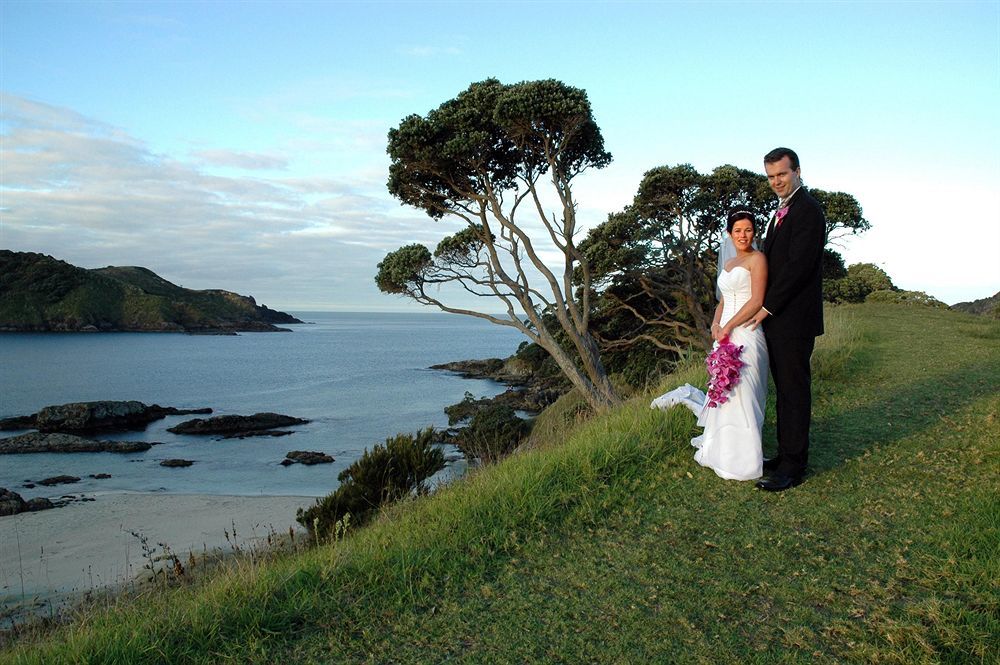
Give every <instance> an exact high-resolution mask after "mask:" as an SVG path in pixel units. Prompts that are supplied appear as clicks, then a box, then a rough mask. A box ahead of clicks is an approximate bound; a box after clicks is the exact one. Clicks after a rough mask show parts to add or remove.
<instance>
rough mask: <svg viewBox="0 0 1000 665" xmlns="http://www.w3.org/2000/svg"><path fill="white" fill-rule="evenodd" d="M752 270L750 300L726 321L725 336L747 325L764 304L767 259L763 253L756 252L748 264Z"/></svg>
mask: <svg viewBox="0 0 1000 665" xmlns="http://www.w3.org/2000/svg"><path fill="white" fill-rule="evenodd" d="M747 266H748V267H749V268H750V299H749V300H747V301H746V302H745V303H743V307H740V310H739V311H738V312H736V314H735V315H734V316H733V318H731V319H729V320H728V321H726V325H725V327H723V328H722V334H723V336H728V335H729V333H731V332H732V331H733V328H735V327H736V326H739V325H741V324H743V323H746V322H747V321H749V320H750V319H751V318H753V315H754V314H756V313H757V312H759V311H760V308H761V306H762V305H763V304H764V290H765V289H766V288H767V259H766V258H764V254H763V253H762V252H756V253H755V254H754V255H753V256H752V257H750V260H749V261H748V262H747Z"/></svg>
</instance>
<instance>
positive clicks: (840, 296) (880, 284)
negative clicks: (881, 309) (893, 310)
mask: <svg viewBox="0 0 1000 665" xmlns="http://www.w3.org/2000/svg"><path fill="white" fill-rule="evenodd" d="M897 290H898V289H896V285H895V284H893V283H892V279H891V278H890V277H889V275H888V274H887V273H886V272H885V271H884V270H882V269H881V268H879V267H878V266H877V265H875V264H874V263H854V264H852V265H851V266H850V267H849V268H847V271H846V273H845V274H844V276H843V277H840V278H839V279H824V280H823V299H824V300H826V301H828V302H833V303H859V302H864V301H865V299H866V298H867V297H868V294H870V293H874V292H875V291H897ZM882 301H883V302H887V301H892V299H887V298H885V297H884V296H883V297H882Z"/></svg>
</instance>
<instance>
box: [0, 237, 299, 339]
mask: <svg viewBox="0 0 1000 665" xmlns="http://www.w3.org/2000/svg"><path fill="white" fill-rule="evenodd" d="M296 322H298V321H297V319H295V318H294V317H292V316H289V315H288V314H285V313H283V312H276V311H274V310H272V309H268V308H267V307H261V306H259V305H257V304H256V303H255V302H254V300H253V298H250V297H247V296H241V295H238V294H236V293H230V292H228V291H218V290H208V291H193V290H191V289H185V288H182V287H179V286H177V285H175V284H172V283H170V282H168V281H167V280H165V279H163V278H161V277H159V276H158V275H156V274H155V273H153V272H151V271H149V270H147V269H145V268H138V267H107V268H101V269H97V270H86V269H83V268H77V267H75V266H72V265H70V264H68V263H66V262H64V261H59V260H57V259H54V258H52V257H50V256H46V255H44V254H34V253H30V252H11V251H8V250H0V330H3V331H8V332H9V331H50V330H55V331H64V330H104V331H109V330H114V331H171V330H174V331H182V330H183V331H192V332H208V331H240V330H275V328H274V326H273V325H272V324H274V323H296Z"/></svg>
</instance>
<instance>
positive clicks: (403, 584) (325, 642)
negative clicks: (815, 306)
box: [0, 304, 1000, 664]
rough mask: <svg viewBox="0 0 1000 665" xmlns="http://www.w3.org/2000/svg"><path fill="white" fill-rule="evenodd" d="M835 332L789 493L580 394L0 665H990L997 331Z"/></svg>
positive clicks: (940, 313)
mask: <svg viewBox="0 0 1000 665" xmlns="http://www.w3.org/2000/svg"><path fill="white" fill-rule="evenodd" d="M827 319H828V326H827V334H826V335H824V336H823V337H821V338H820V339H819V344H818V347H817V350H816V355H815V356H814V361H815V368H816V371H815V373H814V377H815V379H816V385H815V401H814V409H815V411H814V433H813V434H814V439H813V458H812V460H811V466H812V473H811V475H810V476H809V478H808V479H807V481H806V483H805V484H804V485H802V486H801V487H798V488H795V489H794V490H791V491H789V492H785V493H782V494H778V495H770V494H763V493H759V492H757V491H756V490H754V489H753V487H752V484H750V483H738V482H731V481H724V480H721V479H719V478H717V477H716V476H715V474H713V473H712V472H711V471H709V470H707V469H703V468H700V467H699V466H697V464H696V463H695V462H694V461H693V460H692V459H691V455H692V452H691V447H690V445H689V443H688V441H689V439H690V437H691V436H692V434H693V433H694V417H693V416H692V415H691V414H690V413H689V412H687V411H686V410H684V409H683V408H677V409H674V410H671V411H669V412H659V411H652V410H650V409H649V407H648V404H649V399H650V397H652V395H653V394H655V393H653V392H650V393H649V394H646V395H643V396H642V397H640V398H638V399H636V400H634V401H631V402H628V403H626V404H625V405H624V406H622V407H619V408H616V409H614V410H612V411H610V412H606V413H603V414H600V415H597V416H594V417H592V418H590V419H588V420H580V419H579V417H578V416H577V415H575V414H576V413H578V411H577V409H576V408H575V405H578V404H580V403H581V400H580V399H579V397H578V396H576V395H574V394H572V393H571V394H569V395H567V396H565V397H564V398H563V399H562V400H560V402H558V403H557V404H556V405H554V408H551V409H549V410H547V411H546V412H545V414H543V415H542V416H540V418H539V420H540V421H549V420H551V421H552V422H540V423H539V424H538V425H536V428H535V432H536V433H537V432H542V431H544V432H549V433H550V438H548V439H547V440H545V441H539V442H538V443H537V445H536V446H535V447H534V448H532V449H531V450H530V451H527V452H525V453H523V454H517V455H513V456H511V457H510V458H508V459H507V460H505V461H504V462H502V463H500V464H498V465H495V466H491V467H487V468H485V469H483V470H481V471H479V472H477V473H475V474H471V475H470V476H468V477H466V478H465V479H463V480H460V481H458V482H456V483H454V484H453V485H452V486H449V487H447V488H444V489H442V490H441V491H439V492H436V493H435V494H433V495H431V496H429V497H422V498H420V499H418V500H416V501H412V502H406V503H404V504H401V505H398V506H397V507H396V508H394V509H391V510H389V511H387V512H386V513H385V514H384V515H383V517H382V518H380V519H378V520H375V521H374V522H373V523H372V524H371V525H370V526H368V527H365V528H363V529H359V530H357V531H356V532H355V533H354V534H352V535H350V536H348V537H347V538H346V539H343V540H340V541H338V542H336V543H333V544H329V545H323V546H321V547H317V548H313V549H311V550H309V551H306V552H303V553H299V554H296V555H294V556H290V557H287V558H283V559H279V560H277V561H271V562H268V563H266V564H259V565H243V566H238V567H235V568H233V569H231V570H230V571H228V572H226V573H225V574H223V575H220V576H218V577H217V578H215V579H213V580H211V581H210V582H209V583H208V584H205V585H202V586H196V587H192V588H182V589H178V590H176V591H172V592H169V593H166V594H163V595H162V596H159V595H148V596H145V597H143V598H141V599H140V600H139V602H129V603H125V604H123V605H121V606H119V607H112V608H110V609H108V610H106V611H99V610H91V611H89V612H87V613H86V614H83V615H81V616H80V617H79V618H78V620H77V622H76V623H74V624H73V625H71V626H68V627H65V628H61V629H59V630H57V631H55V632H53V633H51V634H50V635H47V636H43V637H42V638H40V639H39V640H38V641H33V640H30V639H27V638H26V639H25V640H24V641H23V642H22V644H21V645H16V646H14V647H12V648H10V649H9V650H8V651H4V652H2V653H0V662H4V663H6V662H11V663H15V662H16V663H47V664H48V663H77V662H92V663H97V662H108V663H111V662H118V663H125V662H128V663H144V662H192V663H215V662H245V663H273V662H393V663H426V662H445V661H456V662H468V663H480V662H490V663H515V662H517V663H520V662H526V661H527V662H623V663H625V662H628V663H640V662H642V663H646V662H664V663H666V662H705V663H760V664H764V663H830V664H833V663H859V664H860V663H907V664H908V663H942V662H943V663H987V662H992V660H993V657H994V655H995V654H996V653H997V651H998V647H1000V644H998V641H997V636H998V635H1000V620H998V617H1000V586H998V581H997V577H996V571H997V570H998V567H1000V552H998V550H997V548H996V543H997V541H998V539H1000V523H998V521H997V515H998V514H1000V503H998V497H997V494H996V487H997V486H998V483H1000V461H998V460H1000V430H998V428H997V426H996V419H997V417H998V412H1000V393H998V389H997V386H998V377H1000V343H998V342H1000V325H998V323H997V322H996V321H991V320H989V319H987V318H985V317H976V316H971V315H966V314H960V313H956V312H951V311H948V310H936V309H926V310H925V309H920V310H915V309H914V308H911V307H905V306H893V305H883V304H879V305H870V304H863V305H857V306H853V305H852V306H844V307H838V308H835V309H831V310H829V311H828V316H827ZM928 337H930V338H933V339H936V340H940V341H941V343H940V344H938V345H936V346H935V349H934V353H933V354H923V355H920V354H917V355H915V354H914V352H913V349H915V348H916V349H920V348H924V346H925V340H926V339H927V338H928ZM703 378H704V375H703V370H702V369H701V368H698V367H693V368H692V369H690V370H684V371H682V372H680V373H678V374H676V375H674V376H671V377H668V378H667V379H666V380H665V381H664V382H663V383H662V385H660V386H658V387H657V391H658V392H662V391H663V390H666V389H669V388H672V387H674V386H675V385H677V384H680V383H683V382H691V383H698V382H699V381H703ZM767 422H768V423H769V424H768V426H767V428H766V430H765V440H766V441H767V442H768V443H770V442H771V441H773V431H772V430H771V426H770V423H773V412H772V413H769V415H768V421H767Z"/></svg>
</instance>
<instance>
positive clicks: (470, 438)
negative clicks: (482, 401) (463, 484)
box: [455, 404, 530, 464]
mask: <svg viewBox="0 0 1000 665" xmlns="http://www.w3.org/2000/svg"><path fill="white" fill-rule="evenodd" d="M529 430H530V426H529V425H528V423H527V422H525V421H524V420H522V419H521V418H518V417H517V414H516V413H514V409H512V408H510V407H509V406H507V405H505V404H494V405H491V406H488V407H486V408H483V409H480V410H479V411H477V412H476V414H475V415H474V416H472V419H471V420H470V421H469V424H468V425H467V426H465V427H463V428H462V429H461V430H459V431H458V434H457V435H456V437H455V443H456V445H458V447H459V449H460V450H461V451H462V452H463V453H464V454H465V456H466V457H467V458H468V459H470V460H471V459H473V458H475V459H478V460H479V461H480V462H481V463H483V464H492V463H494V462H497V461H499V460H500V459H502V458H504V457H506V456H507V455H509V454H510V453H511V452H512V451H513V450H514V449H515V448H517V446H518V444H519V443H520V442H521V439H522V438H524V437H525V436H526V435H527V434H528V431H529Z"/></svg>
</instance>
